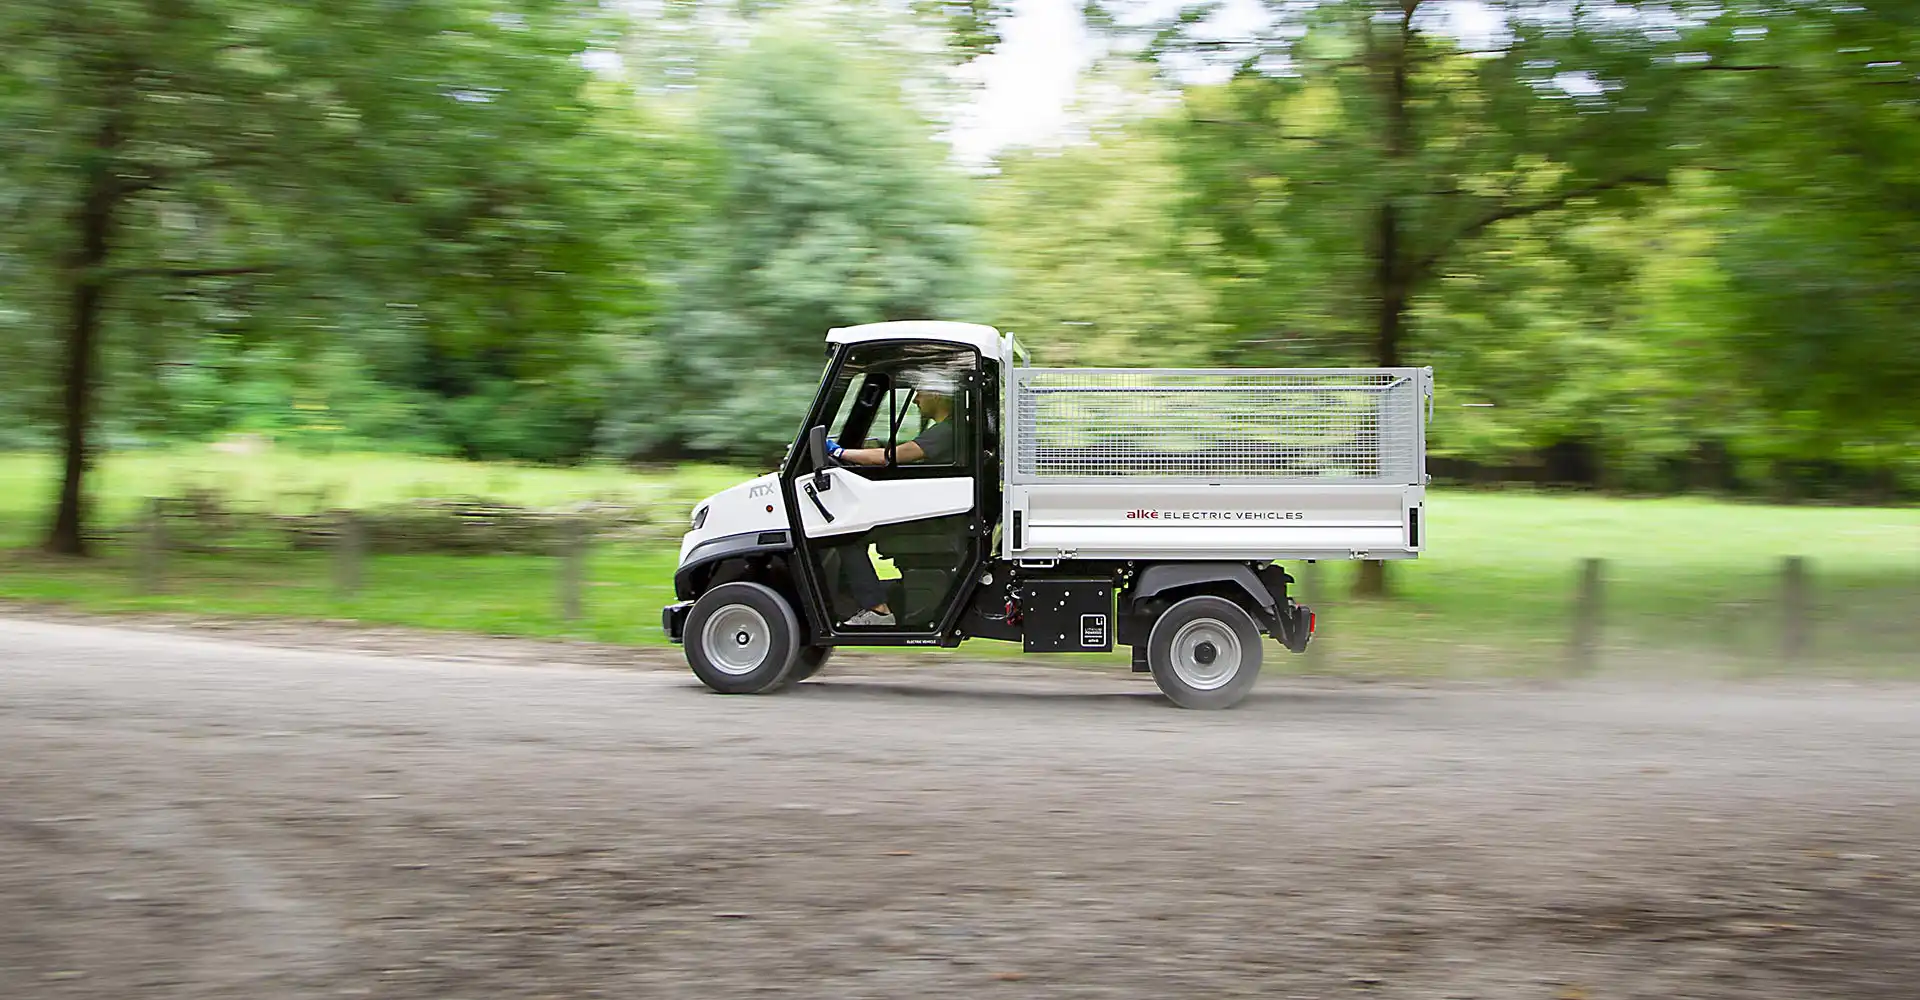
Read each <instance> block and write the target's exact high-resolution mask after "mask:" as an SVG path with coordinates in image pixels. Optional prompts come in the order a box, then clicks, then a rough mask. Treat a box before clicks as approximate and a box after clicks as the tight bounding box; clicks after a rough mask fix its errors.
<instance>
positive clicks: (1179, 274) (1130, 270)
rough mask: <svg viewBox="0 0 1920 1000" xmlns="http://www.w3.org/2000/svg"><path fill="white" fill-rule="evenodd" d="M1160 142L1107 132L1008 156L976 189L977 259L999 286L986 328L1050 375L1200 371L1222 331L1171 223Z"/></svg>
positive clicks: (1194, 254)
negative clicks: (1028, 353)
mask: <svg viewBox="0 0 1920 1000" xmlns="http://www.w3.org/2000/svg"><path fill="white" fill-rule="evenodd" d="M1180 180H1181V178H1180V175H1179V171H1178V168H1177V166H1176V165H1175V164H1174V162H1173V151H1172V143H1171V142H1170V141H1169V139H1168V138H1167V137H1165V136H1164V135H1162V134H1160V133H1157V132H1154V131H1151V130H1140V131H1137V132H1128V131H1121V130H1114V131H1109V132H1106V133H1104V134H1102V135H1099V136H1098V137H1096V138H1095V140H1094V141H1092V142H1089V143H1084V144H1079V145H1074V146H1070V147H1067V148H1065V149H1061V150H1057V151H1049V152H1022V153H1015V154H1013V155H1010V156H1007V157H1005V158H1003V159H1002V161H1001V163H1000V174H999V176H997V177H993V178H991V179H989V180H987V181H985V183H984V184H983V185H982V186H983V187H984V188H985V192H984V196H983V201H984V203H985V206H986V211H985V216H986V220H987V226H986V238H985V242H986V249H987V250H988V253H989V257H990V259H991V261H992V263H993V266H994V267H995V268H996V269H997V270H998V271H999V273H1000V274H1001V275H1003V276H1004V277H1003V278H1002V282H1001V284H1002V288H1001V294H1000V296H999V300H998V301H999V305H998V307H997V308H996V309H995V310H994V312H993V314H992V315H993V317H994V322H995V323H996V324H998V325H999V326H1000V327H1001V328H1002V329H1005V330H1010V331H1013V332H1014V333H1016V334H1017V335H1018V336H1019V337H1020V338H1021V340H1022V341H1023V342H1025V343H1026V344H1027V345H1028V346H1029V347H1030V348H1031V349H1032V350H1033V351H1034V353H1035V357H1036V360H1037V361H1038V362H1039V363H1045V364H1060V365H1092V366H1115V365H1138V366H1152V365H1161V366H1174V367H1178V366H1181V365H1195V364H1204V363H1205V362H1206V361H1207V359H1208V358H1209V356H1210V354H1211V353H1212V351H1213V350H1214V349H1215V346H1216V345H1217V343H1218V341H1219V339H1220V337H1221V335H1222V333H1223V330H1222V328H1221V326H1220V324H1219V323H1218V322H1217V321H1216V319H1215V317H1216V316H1217V315H1219V312H1220V303H1219V302H1218V300H1217V298H1216V296H1215V292H1214V289H1213V287H1212V286H1211V285H1210V284H1209V283H1208V282H1207V280H1206V277H1205V275H1204V273H1203V272H1202V270H1201V268H1200V267H1198V266H1196V262H1197V261H1198V260H1201V259H1203V255H1204V254H1205V252H1206V251H1207V249H1208V247H1206V246H1204V245H1197V244H1201V243H1202V241H1204V239H1205V236H1204V234H1196V233H1192V232H1189V231H1188V230H1187V229H1186V228H1185V227H1184V226H1183V225H1182V221H1181V219H1180V216H1179V212H1178V208H1179V198H1180V194H1179V192H1180Z"/></svg>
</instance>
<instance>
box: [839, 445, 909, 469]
mask: <svg viewBox="0 0 1920 1000" xmlns="http://www.w3.org/2000/svg"><path fill="white" fill-rule="evenodd" d="M893 454H894V457H895V458H896V459H898V460H899V462H900V464H901V465H912V464H913V463H915V462H924V461H926V458H927V453H926V451H925V450H924V449H922V448H921V447H920V442H918V441H908V442H906V443H905V444H901V445H897V446H895V447H894V449H893ZM833 457H834V458H837V459H839V460H840V461H842V462H845V463H847V464H848V465H868V466H881V465H885V464H887V449H885V448H842V449H840V450H839V451H836V452H834V453H833Z"/></svg>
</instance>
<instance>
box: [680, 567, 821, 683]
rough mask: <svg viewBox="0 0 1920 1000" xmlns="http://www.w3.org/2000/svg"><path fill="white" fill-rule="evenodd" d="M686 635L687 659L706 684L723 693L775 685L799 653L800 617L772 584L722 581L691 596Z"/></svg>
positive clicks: (701, 681) (783, 679) (785, 675)
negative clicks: (701, 592) (770, 585)
mask: <svg viewBox="0 0 1920 1000" xmlns="http://www.w3.org/2000/svg"><path fill="white" fill-rule="evenodd" d="M683 641H684V642H685V644H686V648H687V665H688V666H690V667H692V668H693V675H694V676H695V677H698V678H700V683H702V684H705V685H706V686H707V687H710V688H712V689H713V690H715V691H718V692H720V693H721V694H760V693H762V692H767V691H777V690H779V689H780V688H781V687H783V686H785V684H786V682H787V678H788V677H789V676H790V675H791V674H792V672H793V668H794V664H795V663H797V662H799V659H800V649H801V646H800V620H799V619H798V618H796V617H795V616H794V613H793V606H792V605H790V604H788V603H787V599H786V598H784V597H781V596H780V594H779V592H777V591H775V590H774V589H773V588H771V587H767V586H763V585H761V584H758V583H744V582H742V583H724V584H721V585H720V586H718V587H715V588H713V589H712V590H709V591H707V592H706V593H704V594H702V595H700V599H699V600H697V601H695V602H693V611H692V612H690V613H689V614H688V615H687V628H686V632H685V633H684V639H683Z"/></svg>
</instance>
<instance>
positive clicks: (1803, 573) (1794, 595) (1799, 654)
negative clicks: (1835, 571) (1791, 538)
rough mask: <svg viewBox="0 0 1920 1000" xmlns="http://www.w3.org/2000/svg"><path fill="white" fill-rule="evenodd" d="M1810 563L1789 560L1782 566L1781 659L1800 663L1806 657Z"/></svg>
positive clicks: (1808, 630) (1784, 561) (1796, 557)
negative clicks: (1808, 566) (1808, 569)
mask: <svg viewBox="0 0 1920 1000" xmlns="http://www.w3.org/2000/svg"><path fill="white" fill-rule="evenodd" d="M1809 603H1810V601H1809V600H1808V595H1807V561H1806V559H1804V558H1802V557H1800V556H1788V557H1787V558H1786V559H1785V560H1783V561H1782V562H1781V564H1780V657H1781V659H1783V660H1785V661H1786V662H1787V663H1789V664H1791V663H1797V662H1799V661H1800V660H1801V659H1802V658H1804V657H1805V656H1806V655H1807V640H1808V633H1809V632H1810V631H1811V630H1810V629H1809V627H1808V621H1807V618H1808V615H1807V611H1808V604H1809Z"/></svg>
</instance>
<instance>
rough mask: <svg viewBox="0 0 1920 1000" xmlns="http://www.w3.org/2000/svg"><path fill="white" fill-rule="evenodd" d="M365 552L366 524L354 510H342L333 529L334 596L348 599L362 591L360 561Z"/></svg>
mask: <svg viewBox="0 0 1920 1000" xmlns="http://www.w3.org/2000/svg"><path fill="white" fill-rule="evenodd" d="M365 554H366V529H365V526H364V525H362V524H361V523H360V518H359V516H358V515H356V514H354V512H353V511H350V510H343V511H340V512H339V514H338V515H337V517H336V519H335V522H334V531H333V596H334V597H336V598H338V599H340V600H346V599H347V598H350V597H352V596H354V595H355V594H358V593H359V592H360V563H361V559H362V557H363V556H364V555H365Z"/></svg>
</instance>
